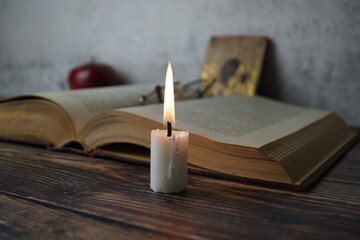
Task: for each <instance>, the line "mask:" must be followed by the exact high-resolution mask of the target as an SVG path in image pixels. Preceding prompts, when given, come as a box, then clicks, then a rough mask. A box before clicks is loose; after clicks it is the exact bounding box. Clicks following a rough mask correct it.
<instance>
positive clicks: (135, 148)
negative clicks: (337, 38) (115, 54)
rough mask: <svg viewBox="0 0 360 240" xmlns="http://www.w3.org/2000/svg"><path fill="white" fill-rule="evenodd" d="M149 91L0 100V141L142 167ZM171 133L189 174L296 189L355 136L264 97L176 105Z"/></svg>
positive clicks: (157, 118) (319, 114) (156, 112)
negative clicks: (185, 148) (180, 137)
mask: <svg viewBox="0 0 360 240" xmlns="http://www.w3.org/2000/svg"><path fill="white" fill-rule="evenodd" d="M152 89H153V86H152V85H130V86H123V87H110V88H99V89H90V90H78V91H68V92H60V93H47V94H37V95H26V96H17V97H10V98H5V99H2V100H1V101H0V137H2V138H3V139H6V138H15V139H24V140H29V141H41V142H48V143H51V144H52V145H54V146H55V147H59V148H60V147H64V146H67V144H69V143H73V142H78V143H80V144H81V145H82V146H83V148H84V149H85V150H86V151H87V152H92V153H99V152H100V153H105V154H108V155H113V156H120V157H124V158H126V159H136V160H141V161H149V155H150V154H149V150H148V149H149V147H150V132H151V130H152V129H162V128H164V127H163V126H162V108H163V106H162V104H150V105H146V106H141V105H140V103H139V102H138V98H139V96H141V95H142V94H144V93H147V92H150V91H151V90H152ZM175 109H176V123H177V125H176V126H177V129H181V130H186V131H189V132H190V143H189V163H190V167H191V169H193V170H194V171H195V172H196V171H199V172H208V173H212V174H214V175H217V174H224V175H228V176H235V177H240V178H243V179H255V180H258V181H264V182H270V183H279V184H285V185H291V186H302V185H304V184H305V183H306V182H307V181H309V179H313V178H314V176H315V175H318V174H319V173H321V172H322V171H323V169H324V166H328V165H329V164H330V163H331V162H332V161H333V157H334V156H335V155H336V154H337V153H339V151H340V149H342V148H343V147H344V146H346V145H347V144H348V143H349V142H350V141H351V140H352V139H353V138H354V136H355V135H356V132H355V131H354V130H352V129H351V128H349V127H348V126H347V125H346V124H345V123H344V121H343V120H342V119H340V118H339V117H338V116H337V115H336V114H334V113H332V112H327V111H319V110H313V109H307V108H302V107H297V106H293V105H289V104H285V103H282V102H278V101H275V100H270V99H267V98H264V97H250V96H229V97H212V98H203V99H192V100H184V101H177V102H176V104H175Z"/></svg>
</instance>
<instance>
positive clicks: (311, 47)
mask: <svg viewBox="0 0 360 240" xmlns="http://www.w3.org/2000/svg"><path fill="white" fill-rule="evenodd" d="M222 34H226V35H228V34H246V35H265V36H268V37H269V38H270V39H272V42H273V46H272V48H271V49H270V56H269V59H268V60H269V61H268V63H267V69H266V71H265V76H264V78H263V79H262V81H263V86H262V90H261V92H262V93H264V94H266V95H269V96H272V97H275V98H279V99H282V100H285V101H288V102H292V103H296V104H301V105H304V106H313V107H318V108H325V109H330V110H335V111H336V112H338V113H339V114H341V115H342V116H343V117H344V118H345V119H346V120H347V121H348V122H349V123H350V124H352V125H357V126H360V110H359V105H360V71H359V70H360V1H357V0H355V1H354V0H297V1H292V0H273V1H270V0H257V1H255V0H241V1H240V0H231V1H230V0H227V1H220V0H197V1H193V0H181V1H169V0H153V1H147V0H133V1H125V0H101V1H99V0H62V1H56V0H0V95H10V94H19V93H27V92H39V91H49V90H61V89H64V88H66V85H65V80H66V78H67V73H68V71H69V70H70V69H71V68H72V67H74V66H76V65H79V64H82V63H84V62H86V61H87V60H89V59H90V57H91V56H95V57H96V58H97V59H98V60H101V61H103V62H106V63H109V64H111V65H112V66H114V67H115V68H116V69H117V70H119V71H122V72H124V73H125V74H127V75H129V76H130V77H131V79H132V81H133V82H154V83H161V82H162V81H163V78H164V71H165V65H166V62H167V61H168V60H171V61H172V62H173V65H174V74H175V77H176V78H177V80H182V81H189V80H192V79H195V78H196V77H198V75H199V72H200V69H201V64H202V61H203V58H204V54H205V50H206V46H207V42H208V40H209V38H210V37H211V36H213V35H222Z"/></svg>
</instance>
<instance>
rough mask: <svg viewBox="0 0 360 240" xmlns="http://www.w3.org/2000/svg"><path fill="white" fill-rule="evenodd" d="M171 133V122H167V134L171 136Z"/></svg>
mask: <svg viewBox="0 0 360 240" xmlns="http://www.w3.org/2000/svg"><path fill="white" fill-rule="evenodd" d="M171 135H172V127H171V122H167V136H168V137H171Z"/></svg>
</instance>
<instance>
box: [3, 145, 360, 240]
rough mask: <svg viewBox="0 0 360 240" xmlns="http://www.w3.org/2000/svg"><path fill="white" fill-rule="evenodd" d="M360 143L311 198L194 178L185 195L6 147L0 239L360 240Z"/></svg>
mask: <svg viewBox="0 0 360 240" xmlns="http://www.w3.org/2000/svg"><path fill="white" fill-rule="evenodd" d="M359 170H360V143H359V142H358V143H357V144H356V145H354V146H353V147H352V148H351V150H350V151H349V152H348V153H347V154H346V155H344V156H343V157H342V158H341V159H339V161H338V162H337V164H335V166H333V167H332V168H331V169H330V171H329V172H328V173H327V174H326V175H325V176H324V177H323V178H322V179H321V181H320V182H318V184H316V186H315V187H314V188H313V189H312V190H310V191H309V192H291V191H288V190H280V189H271V188H263V187H259V186H251V185H246V184H242V183H238V182H231V181H225V180H219V179H213V178H209V177H204V176H197V175H190V176H189V186H188V189H187V190H186V191H185V192H183V193H180V194H157V193H154V192H152V191H151V190H150V188H149V168H148V167H146V166H141V165H132V164H127V163H123V162H120V161H114V160H109V159H100V158H91V157H87V156H80V155H74V154H70V153H62V152H54V151H48V150H46V149H42V148H40V147H34V146H25V145H19V144H14V143H5V142H0V198H1V199H0V239H17V240H18V239H46V240H48V239H149V238H153V239H169V238H171V239H184V238H186V239H188V238H194V239H356V238H357V239H359V238H360V191H359V190H360V188H359V186H360V174H359V172H360V171H359Z"/></svg>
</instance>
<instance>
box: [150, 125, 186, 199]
mask: <svg viewBox="0 0 360 240" xmlns="http://www.w3.org/2000/svg"><path fill="white" fill-rule="evenodd" d="M188 142H189V132H184V131H172V135H171V136H170V137H168V136H167V130H152V131H151V163H150V187H151V189H152V190H153V191H154V192H162V193H177V192H181V191H183V190H184V189H186V186H187V159H188Z"/></svg>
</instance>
